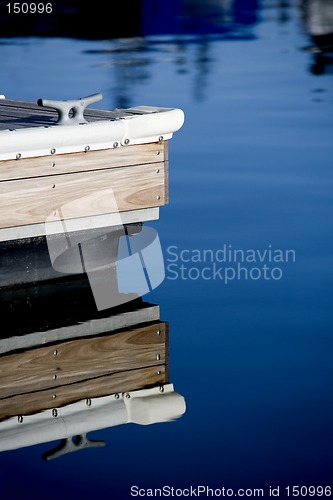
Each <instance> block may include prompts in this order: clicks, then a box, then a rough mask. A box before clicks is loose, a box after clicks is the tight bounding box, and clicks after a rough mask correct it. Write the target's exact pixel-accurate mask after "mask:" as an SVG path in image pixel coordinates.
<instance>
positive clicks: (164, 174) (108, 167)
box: [0, 94, 184, 286]
mask: <svg viewBox="0 0 333 500" xmlns="http://www.w3.org/2000/svg"><path fill="white" fill-rule="evenodd" d="M101 98H102V96H101V95H100V94H94V95H92V96H88V97H87V98H83V99H78V100H69V101H51V100H47V99H39V100H38V102H36V103H31V102H23V101H17V100H11V99H5V98H3V99H0V268H1V270H2V275H1V283H0V286H11V285H15V284H22V283H25V282H26V283H29V282H35V281H38V280H45V279H53V278H55V277H57V276H59V275H58V274H57V271H54V269H53V266H52V262H51V263H50V262H49V256H48V250H47V243H46V238H47V237H48V236H50V235H54V237H55V238H56V237H57V235H60V236H59V238H60V239H61V238H62V239H63V235H64V234H66V235H72V236H73V235H75V238H76V239H77V240H79V241H87V240H89V239H91V238H92V237H94V236H96V235H97V234H98V235H99V236H101V235H102V234H103V231H104V230H105V232H107V231H108V230H109V229H110V228H114V227H125V228H126V227H127V226H128V225H135V224H136V225H138V224H142V223H144V222H146V221H149V220H156V219H158V218H159V209H160V207H162V206H164V205H165V204H167V203H168V191H169V190H168V169H169V161H168V142H169V139H171V137H172V135H173V133H174V132H176V131H177V130H179V128H180V127H181V126H182V124H183V121H184V114H183V112H182V111H181V110H179V109H169V108H158V107H152V106H138V107H134V108H130V109H125V110H119V109H117V110H112V111H108V110H100V109H92V108H87V106H89V105H90V104H93V103H94V102H97V101H98V100H100V99H101ZM96 231H97V233H96ZM60 244H61V243H60ZM29 249H30V251H29ZM36 250H37V251H36ZM23 270H25V272H23Z"/></svg>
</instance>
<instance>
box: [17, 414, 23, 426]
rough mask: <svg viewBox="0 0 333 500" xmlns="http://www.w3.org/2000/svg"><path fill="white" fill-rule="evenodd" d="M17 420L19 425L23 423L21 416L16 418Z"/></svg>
mask: <svg viewBox="0 0 333 500" xmlns="http://www.w3.org/2000/svg"><path fill="white" fill-rule="evenodd" d="M17 420H18V422H19V423H20V424H22V422H23V417H22V415H19V416H18V417H17Z"/></svg>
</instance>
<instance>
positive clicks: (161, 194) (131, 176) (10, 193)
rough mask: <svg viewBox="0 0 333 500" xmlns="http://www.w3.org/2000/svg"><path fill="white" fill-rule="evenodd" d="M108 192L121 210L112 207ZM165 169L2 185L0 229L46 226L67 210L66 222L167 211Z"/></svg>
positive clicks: (93, 173)
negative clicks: (148, 210) (56, 212)
mask: <svg viewBox="0 0 333 500" xmlns="http://www.w3.org/2000/svg"><path fill="white" fill-rule="evenodd" d="M110 188H111V189H112V192H113V194H114V196H115V200H116V203H117V207H115V206H114V205H112V203H110V198H111V197H110ZM166 202H167V199H166V186H165V164H164V163H157V164H147V165H136V166H133V167H130V168H129V167H123V168H116V169H113V168H112V169H104V170H96V171H90V172H81V173H77V174H66V175H59V176H46V177H38V178H31V179H25V180H23V179H20V180H13V181H9V182H0V227H3V228H4V227H13V226H21V225H28V224H37V223H42V222H45V221H46V219H47V218H48V217H49V216H50V215H51V214H52V211H54V210H57V209H61V208H62V207H63V206H64V205H67V206H66V216H65V218H66V219H71V218H76V217H88V216H94V215H99V214H105V213H112V212H117V209H118V210H119V211H120V212H122V211H127V210H137V209H142V208H149V207H154V206H160V205H164V204H165V203H166Z"/></svg>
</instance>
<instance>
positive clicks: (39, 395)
mask: <svg viewBox="0 0 333 500" xmlns="http://www.w3.org/2000/svg"><path fill="white" fill-rule="evenodd" d="M166 383H168V373H167V368H166V366H165V365H159V366H152V367H148V368H140V369H137V370H128V371H126V372H118V373H113V374H111V375H105V376H102V377H97V378H93V379H90V380H86V381H82V382H76V383H74V384H69V385H65V386H59V387H56V388H54V389H45V390H43V391H37V392H33V393H27V394H18V395H16V396H13V397H8V398H5V399H1V400H0V421H1V420H4V419H6V418H9V417H12V416H16V415H29V414H33V413H36V412H39V411H42V410H48V409H50V408H54V407H58V408H59V407H60V406H64V405H67V404H70V403H73V402H75V401H79V400H81V399H86V398H98V397H102V396H107V395H109V394H117V393H123V392H128V391H135V390H138V389H141V388H146V387H153V386H156V385H163V384H166Z"/></svg>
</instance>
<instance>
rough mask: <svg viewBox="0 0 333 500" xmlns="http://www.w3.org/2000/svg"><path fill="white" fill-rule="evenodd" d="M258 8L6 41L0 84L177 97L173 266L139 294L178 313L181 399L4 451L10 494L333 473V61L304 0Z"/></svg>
mask: <svg viewBox="0 0 333 500" xmlns="http://www.w3.org/2000/svg"><path fill="white" fill-rule="evenodd" d="M242 12H243V10H242V11H240V14H241V13H242ZM250 13H251V17H250V20H252V22H247V23H245V22H240V21H239V18H238V21H237V22H236V21H235V19H236V18H235V17H234V18H233V20H234V24H233V23H232V22H231V21H229V25H228V26H229V29H228V30H227V32H226V31H225V30H221V29H217V28H216V27H215V29H211V31H214V33H213V34H209V33H207V31H209V30H208V28H207V26H206V25H205V26H206V28H205V29H204V28H203V25H202V22H201V23H199V24H200V29H199V28H198V27H197V28H196V29H197V31H198V32H199V34H195V33H193V31H194V28H193V29H192V31H191V29H190V28H187V31H186V33H187V34H186V35H183V36H180V35H179V34H177V35H168V36H165V35H163V36H158V35H150V36H148V37H147V38H144V39H140V40H137V39H135V40H127V41H125V40H123V41H84V40H69V39H60V38H58V39H54V38H52V39H37V38H32V39H29V38H28V39H27V38H24V39H23V38H22V39H11V40H7V41H5V40H2V41H1V45H0V54H1V61H2V62H1V75H2V77H1V82H2V83H1V91H2V92H3V93H4V94H6V96H7V97H10V98H16V99H26V100H34V101H35V100H37V99H38V98H39V97H46V98H50V99H52V98H58V99H61V98H64V99H67V98H73V97H77V96H80V95H82V96H83V95H88V94H90V93H93V92H95V91H100V92H102V93H103V94H104V96H105V97H104V101H103V102H102V103H100V104H101V107H104V108H107V107H108V108H114V107H116V106H124V105H126V106H131V105H141V104H147V105H157V106H170V107H179V108H181V109H183V110H184V112H185V125H184V127H183V128H182V129H181V130H180V131H179V132H178V133H176V134H175V136H174V138H173V139H172V140H171V141H170V145H169V146H170V204H169V205H168V206H166V207H164V208H163V209H162V210H161V214H160V220H159V221H158V222H155V223H151V224H150V225H152V226H154V227H155V228H156V229H157V231H158V233H159V237H160V239H161V242H162V248H163V251H164V258H165V263H166V279H165V281H164V283H163V284H162V285H161V286H160V287H159V288H157V289H156V290H154V291H153V292H151V293H150V294H149V295H147V296H146V297H145V299H147V300H149V302H151V303H156V304H159V305H160V307H161V318H162V319H163V320H165V321H168V322H169V323H170V379H171V381H172V382H173V383H174V385H175V389H176V390H177V391H178V392H179V393H180V394H182V395H183V396H184V397H185V399H186V404H187V411H186V413H185V414H184V415H183V416H182V418H180V419H179V420H177V421H175V422H169V423H164V424H156V425H151V426H147V427H140V426H136V425H124V426H119V427H115V428H110V429H104V430H102V431H98V432H95V433H92V434H91V437H93V438H95V439H104V440H105V441H106V442H107V446H106V447H105V448H103V449H98V450H86V451H83V452H80V453H75V454H73V455H68V456H65V457H62V458H61V459H58V460H54V461H52V462H47V463H46V462H43V461H42V460H41V458H40V456H41V453H42V452H43V451H45V450H46V449H49V445H45V444H44V445H37V446H33V447H30V448H24V449H21V450H17V451H8V452H4V453H2V454H1V455H0V491H1V494H2V495H3V497H4V498H7V497H8V498H18V497H19V496H23V497H24V498H29V499H30V498H31V499H37V498H46V497H47V498H50V499H58V498H66V499H67V498H87V499H88V498H92V496H94V497H95V498H101V499H104V498H105V499H126V498H131V496H130V487H131V485H138V486H140V487H142V488H161V487H163V486H164V485H170V486H174V487H177V488H187V487H190V486H191V485H192V486H193V487H197V486H198V485H207V486H210V487H212V488H222V487H223V486H224V487H226V488H227V487H228V488H234V489H235V491H236V489H237V488H244V489H245V488H263V489H264V490H265V497H267V498H268V497H269V486H273V487H277V486H280V488H281V490H280V496H281V497H283V496H285V495H284V493H285V490H282V488H284V487H285V486H288V485H290V486H293V485H300V486H301V485H305V486H311V485H312V486H320V485H321V486H328V485H331V486H332V484H333V472H332V463H333V451H332V450H333V447H332V444H333V432H332V418H333V401H332V386H333V336H332V334H333V309H332V292H333V280H332V278H333V267H332V253H333V252H332V251H333V238H332V229H333V222H332V221H333V196H332V191H333V170H332V168H333V161H332V159H333V140H332V137H333V135H332V132H333V114H332V109H333V86H332V83H333V71H332V68H333V65H332V59H330V55H325V56H324V57H325V60H324V63H323V66H322V67H323V71H322V72H321V74H314V73H316V71H313V66H314V64H316V56H315V55H314V54H313V53H311V52H309V51H306V50H303V48H304V47H306V46H309V45H311V44H312V40H311V39H310V36H309V34H308V33H307V32H306V29H305V25H304V23H303V22H302V19H301V12H300V9H299V8H298V6H297V2H295V5H294V3H290V4H288V3H284V4H281V5H280V6H279V4H278V3H274V2H270V1H264V2H262V5H261V6H260V7H259V6H252V10H251V9H250ZM240 14H239V15H240ZM234 16H235V12H234ZM195 19H196V22H198V18H195ZM246 19H247V20H248V17H247V18H246ZM194 24H195V23H194ZM232 34H234V36H232ZM5 42H6V43H5ZM228 249H229V250H230V251H231V250H239V251H240V252H238V254H237V255H238V257H237V258H236V257H235V256H234V254H232V253H231V254H227V253H225V254H223V251H224V252H227V250H228ZM204 250H209V251H210V254H208V253H206V256H207V255H213V258H212V259H211V260H209V259H208V258H206V262H202V260H204V259H203V252H204ZM218 251H219V253H218ZM241 251H243V254H242V252H241ZM265 251H266V254H263V252H265ZM286 251H289V257H290V258H289V259H287V258H286ZM182 252H183V253H182ZM258 252H260V253H261V255H265V258H264V261H263V262H261V261H260V258H259V257H258V255H259V254H258ZM269 252H271V253H269ZM223 255H224V257H225V258H224V260H223ZM242 255H243V257H242ZM250 255H252V257H251V258H250V257H249V256H250ZM254 255H256V256H255V257H254ZM246 256H248V260H246ZM274 257H275V260H274ZM199 258H201V262H198V260H199ZM242 258H243V260H242ZM254 259H256V260H254ZM244 260H245V261H244ZM171 264H173V266H172V265H171ZM181 265H183V271H181V268H180V266H181ZM264 265H266V266H267V268H269V269H267V268H266V271H265V272H264V270H263V266H264ZM214 266H215V267H214ZM239 266H240V267H242V268H243V270H242V271H239ZM226 267H228V268H229V271H227V273H228V275H227V276H228V277H230V279H229V278H228V279H227V282H226V275H225V272H226V271H225V268H226ZM204 268H207V269H208V270H207V269H206V271H204ZM220 268H222V270H220V271H219V269H220ZM254 268H256V270H253V269H254ZM193 269H194V270H193ZM214 269H215V274H214ZM230 269H231V270H230ZM272 269H275V271H273V274H272ZM276 269H277V270H276ZM181 272H183V274H182V275H181ZM265 273H266V274H265ZM201 496H202V497H204V495H203V494H202V495H201Z"/></svg>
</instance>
